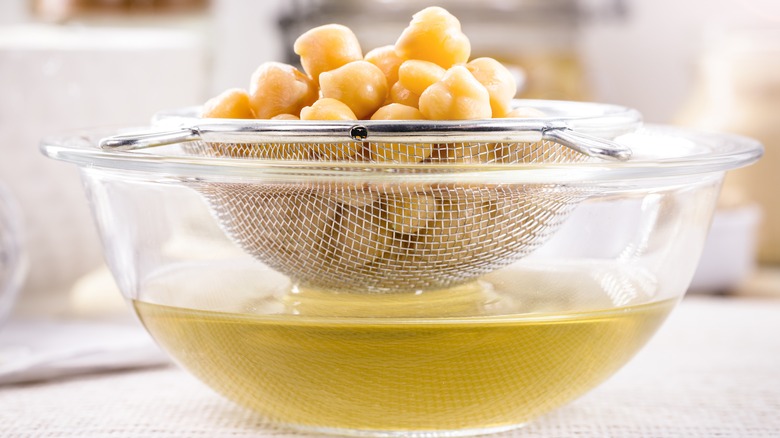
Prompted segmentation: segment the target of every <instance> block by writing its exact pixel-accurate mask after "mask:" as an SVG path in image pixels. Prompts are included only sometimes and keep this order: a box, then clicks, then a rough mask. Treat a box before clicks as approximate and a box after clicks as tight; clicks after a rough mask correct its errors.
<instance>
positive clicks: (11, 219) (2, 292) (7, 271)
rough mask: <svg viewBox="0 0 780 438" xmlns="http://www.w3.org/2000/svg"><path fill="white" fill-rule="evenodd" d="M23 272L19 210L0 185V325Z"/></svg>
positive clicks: (19, 283) (10, 306)
mask: <svg viewBox="0 0 780 438" xmlns="http://www.w3.org/2000/svg"><path fill="white" fill-rule="evenodd" d="M24 271H25V269H24V257H23V253H22V230H21V217H20V213H19V208H18V206H17V205H16V201H14V199H12V197H11V192H10V191H8V190H7V189H6V188H5V187H4V186H3V185H2V184H0V324H2V323H3V322H4V321H5V319H6V317H7V316H8V314H9V313H10V312H11V308H12V307H13V303H14V299H15V298H16V294H17V293H18V292H19V288H20V287H21V283H22V279H23V277H24Z"/></svg>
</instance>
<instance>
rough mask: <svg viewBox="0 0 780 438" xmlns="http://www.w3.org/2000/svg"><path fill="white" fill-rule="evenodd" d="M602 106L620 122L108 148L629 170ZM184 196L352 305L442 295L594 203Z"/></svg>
mask: <svg viewBox="0 0 780 438" xmlns="http://www.w3.org/2000/svg"><path fill="white" fill-rule="evenodd" d="M574 105H575V106H577V105H581V106H583V107H584V108H586V109H588V105H595V104H574ZM598 107H599V109H603V108H607V109H608V110H610V111H612V114H601V115H598V116H590V117H579V118H577V117H572V116H570V117H560V116H559V117H549V118H539V119H490V120H477V121H441V122H439V121H414V122H411V121H390V122H386V121H382V122H378V121H355V122H346V123H345V122H300V121H292V122H291V121H284V122H277V121H267V120H241V121H236V120H214V119H210V120H197V119H186V118H184V119H181V120H180V121H182V120H186V121H187V123H184V124H182V125H180V126H175V127H174V129H171V130H168V131H157V132H151V133H143V134H130V135H121V136H115V137H111V138H107V139H104V140H103V141H102V142H101V147H102V148H104V149H115V150H116V149H118V150H135V149H144V148H149V147H154V146H161V145H172V144H176V145H179V146H180V149H181V150H182V151H184V153H187V154H191V155H197V156H206V157H218V158H226V159H253V160H267V161H278V160H282V161H284V162H291V161H292V162H294V161H299V160H300V161H307V162H312V161H316V162H319V163H321V165H322V166H323V167H328V168H334V167H335V168H338V166H339V165H343V164H340V163H350V164H353V163H365V165H367V166H379V167H381V168H382V169H383V170H385V171H387V172H396V171H399V170H400V169H401V168H403V169H406V170H407V171H409V170H410V169H411V170H412V171H413V170H414V167H415V164H418V163H422V164H428V165H429V166H425V167H430V165H432V166H434V167H436V166H439V167H440V168H441V170H442V171H446V169H447V167H450V166H458V165H482V164H486V165H487V164H492V165H498V166H502V165H507V166H508V165H512V164H518V163H525V164H528V165H544V164H547V163H576V162H584V161H593V160H626V159H628V158H629V156H630V150H628V149H627V148H626V147H624V146H622V145H620V144H618V143H615V142H614V141H611V140H610V138H614V137H615V136H617V135H620V134H623V133H626V132H631V131H633V130H634V129H635V128H636V127H637V126H638V124H639V116H638V114H637V113H636V112H635V111H633V110H628V109H624V108H620V107H611V106H604V105H598ZM548 111H549V110H548ZM610 117H612V120H611V121H610V120H609V119H610ZM605 119H606V120H605ZM437 168H438V167H437ZM188 184H190V186H191V187H193V188H194V189H195V190H197V191H198V192H199V193H201V194H202V196H203V197H204V198H205V199H206V200H207V202H208V204H209V206H210V208H211V209H212V212H213V214H214V215H215V217H216V218H217V220H218V222H219V223H220V225H221V226H222V228H223V229H224V231H225V232H226V233H227V235H229V236H230V237H231V238H232V239H233V240H234V241H235V242H236V243H237V244H238V245H239V246H240V247H241V248H243V250H244V251H246V252H247V253H249V254H251V255H252V256H254V257H255V258H257V259H259V260H260V261H262V262H263V263H265V264H267V265H268V266H270V267H272V268H274V269H276V270H278V271H280V272H282V273H284V274H286V275H288V276H289V277H290V278H291V279H292V280H293V281H295V282H296V283H297V284H299V285H301V286H306V287H317V288H324V289H334V290H344V291H351V292H396V291H409V290H421V289H438V288H446V287H450V286H454V285H457V284H460V283H464V282H467V281H470V280H473V279H475V278H477V277H479V276H481V275H483V274H486V273H489V272H492V271H494V270H496V269H499V268H501V267H503V266H505V265H507V264H509V263H512V262H514V261H517V260H519V259H521V258H522V257H524V256H526V255H528V254H529V253H531V252H532V251H533V250H534V249H535V248H537V247H538V246H540V245H542V244H543V243H544V242H545V241H546V240H547V239H548V238H549V237H550V236H552V235H553V233H554V232H555V231H556V230H557V229H558V227H559V226H560V225H561V224H562V223H563V222H564V221H565V219H566V218H567V216H568V215H569V213H570V212H571V211H572V210H573V209H574V208H575V207H576V206H577V205H578V204H579V203H580V202H582V201H583V200H584V199H586V198H587V197H588V196H591V195H592V194H593V190H592V189H589V188H587V187H583V186H576V187H575V186H567V185H561V184H508V183H502V182H500V181H499V182H493V183H480V184H473V183H452V182H442V181H437V180H436V178H435V177H432V178H430V180H426V179H423V180H422V181H417V180H414V181H411V180H410V181H409V182H404V183H398V182H395V183H392V184H390V183H387V184H382V183H376V182H369V181H363V180H349V179H346V180H327V179H325V180H321V179H316V178H315V179H311V180H309V181H305V182H304V181H301V182H291V181H289V180H287V181H279V180H272V179H268V180H263V179H262V178H261V179H260V180H247V181H215V180H211V179H210V180H198V181H189V182H188Z"/></svg>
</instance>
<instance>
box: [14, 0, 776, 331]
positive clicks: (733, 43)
mask: <svg viewBox="0 0 780 438" xmlns="http://www.w3.org/2000/svg"><path fill="white" fill-rule="evenodd" d="M434 3H435V4H439V5H441V6H444V7H446V8H448V9H449V10H450V11H451V12H453V13H454V14H455V15H456V16H458V17H460V18H461V21H462V25H463V28H464V32H465V33H466V34H467V35H469V37H470V38H471V41H472V46H473V52H472V55H473V56H492V57H495V58H498V59H500V60H501V61H503V62H505V63H506V64H507V65H509V66H511V67H512V68H513V71H515V72H516V74H517V75H518V77H519V78H522V79H523V87H522V89H521V91H520V93H519V96H520V97H529V98H549V99H570V100H592V101H601V102H609V103H616V104H622V105H626V106H630V107H635V108H637V109H639V110H640V111H641V112H642V113H643V114H644V117H645V120H646V121H647V122H652V123H673V124H682V125H687V126H694V127H699V128H703V129H711V130H721V131H731V132H737V133H742V134H746V135H750V136H754V137H756V138H758V139H759V140H761V141H762V142H764V143H765V145H766V146H767V154H766V156H765V158H764V159H763V160H762V161H761V162H760V163H759V164H758V165H756V166H752V167H750V168H749V169H747V170H746V171H744V172H736V173H735V174H734V175H732V176H730V177H729V180H728V182H727V183H726V188H725V190H724V195H723V198H722V201H721V208H720V211H719V213H718V214H717V215H716V218H715V222H714V224H713V230H712V235H711V238H710V241H709V242H708V247H707V249H706V250H705V256H704V259H703V261H702V267H701V268H700V272H699V273H698V274H697V277H696V280H695V281H694V285H693V288H694V289H696V290H698V291H703V292H718V293H720V292H724V291H727V292H731V293H740V292H741V291H745V290H749V291H750V293H756V294H777V295H778V296H780V290H779V289H780V281H778V280H777V274H776V271H777V269H776V268H773V267H772V266H776V265H780V199H778V198H780V196H778V195H777V194H776V190H777V189H776V188H777V187H780V180H779V179H778V178H780V152H779V151H778V148H780V130H779V128H778V127H780V123H778V122H780V73H778V72H780V2H778V1H777V0H688V1H686V2H679V1H672V0H656V1H643V0H485V1H480V2H475V1H465V0H439V1H437V2H428V1H412V0H374V1H369V0H332V1H325V0H322V1H303V0H299V1H280V0H272V1H271V0H266V1H262V2H260V1H246V0H168V1H166V0H5V1H3V2H0V96H2V99H0V186H4V187H5V189H0V197H1V198H2V200H0V207H1V208H0V225H2V227H0V244H3V245H4V246H5V248H0V294H3V293H5V297H6V298H5V299H6V301H7V302H10V298H8V297H10V296H11V292H12V290H21V293H20V294H19V298H18V300H17V303H16V308H15V312H16V313H17V314H19V315H28V314H50V315H78V316H90V315H93V316H94V315H107V314H110V311H109V310H110V309H114V310H115V309H123V307H122V303H121V298H120V295H119V293H111V291H110V290H112V289H113V288H114V286H113V283H112V281H111V279H110V277H109V275H108V274H107V272H106V271H105V269H104V268H102V260H101V250H100V248H99V242H98V238H97V235H96V233H95V231H94V226H93V224H92V219H91V218H90V216H89V208H88V205H87V204H86V201H85V197H84V195H83V193H82V189H81V185H80V181H79V178H78V174H77V171H76V169H75V166H66V165H63V164H62V163H57V162H54V161H52V160H48V159H45V158H43V157H42V156H41V155H40V153H39V152H38V143H39V142H40V139H41V138H42V137H44V136H47V135H52V134H56V133H62V132H66V131H67V130H69V129H74V128H82V127H90V126H97V125H110V124H116V125H122V126H132V125H134V124H138V125H142V124H144V123H146V122H147V121H148V120H149V118H150V117H151V116H152V114H154V113H155V112H156V111H158V110H160V109H165V108H173V107H181V106H187V105H196V104H199V103H202V102H204V101H205V100H206V99H207V98H209V97H210V96H213V95H215V94H217V93H219V92H220V91H222V90H224V89H226V88H229V87H248V83H249V76H250V74H251V73H252V72H253V71H254V69H255V68H256V67H257V66H258V65H259V64H260V63H262V62H264V61H268V60H284V61H287V62H293V63H294V62H295V58H294V56H292V53H291V51H290V50H291V47H292V41H294V39H295V38H296V37H297V36H298V35H299V34H300V33H301V32H303V31H304V30H306V29H309V28H311V27H313V26H315V25H319V24H324V23H330V22H337V23H342V24H345V25H347V26H350V27H351V28H352V29H353V30H354V31H355V32H356V33H357V34H358V37H359V39H360V41H361V43H362V44H363V45H364V47H363V49H364V52H367V51H368V50H370V49H372V48H374V47H376V46H380V45H385V44H392V43H393V42H394V40H395V38H396V37H397V35H399V34H400V32H401V30H402V29H403V28H404V27H405V26H406V24H407V23H408V22H409V19H410V17H411V15H412V14H413V13H414V12H416V11H417V10H419V9H421V8H422V7H424V6H427V5H430V4H434ZM3 216H6V217H7V219H6V220H3V219H2V217H3ZM3 242H6V243H3ZM3 245H0V246H3ZM20 254H21V255H23V257H20V256H19V255H20ZM20 260H26V263H22V262H21V261H20ZM24 265H26V269H25V268H24ZM758 265H761V266H763V267H762V268H761V269H757V267H756V266H758ZM11 271H13V272H11ZM4 272H5V273H4ZM22 273H24V274H22ZM746 284H749V285H750V286H749V287H748V286H745V285H746ZM2 304H3V301H2V300H0V305H2ZM116 311H117V312H120V310H116ZM121 311H123V310H121Z"/></svg>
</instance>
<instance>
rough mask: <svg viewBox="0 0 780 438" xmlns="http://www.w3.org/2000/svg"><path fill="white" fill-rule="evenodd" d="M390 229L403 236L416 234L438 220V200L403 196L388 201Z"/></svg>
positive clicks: (420, 196)
mask: <svg viewBox="0 0 780 438" xmlns="http://www.w3.org/2000/svg"><path fill="white" fill-rule="evenodd" d="M385 209H386V211H387V221H388V222H389V224H390V227H391V228H392V229H393V230H394V231H396V232H398V233H401V234H414V233H416V232H418V231H419V230H420V229H422V228H425V226H426V225H427V224H428V222H430V221H431V220H433V219H435V218H436V199H435V198H434V197H433V196H428V195H416V194H413V195H402V196H394V197H391V198H389V199H387V202H386V206H385Z"/></svg>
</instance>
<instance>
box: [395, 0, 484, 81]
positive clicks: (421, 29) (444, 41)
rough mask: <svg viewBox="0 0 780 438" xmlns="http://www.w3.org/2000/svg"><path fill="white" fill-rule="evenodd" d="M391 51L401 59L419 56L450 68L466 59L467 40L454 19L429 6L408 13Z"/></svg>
mask: <svg viewBox="0 0 780 438" xmlns="http://www.w3.org/2000/svg"><path fill="white" fill-rule="evenodd" d="M395 51H396V53H397V54H398V56H400V57H402V58H404V59H421V60H423V61H431V62H434V63H436V64H439V65H440V66H442V67H444V68H450V67H451V66H452V65H454V64H460V63H465V62H466V61H468V60H469V55H470V54H471V43H470V42H469V39H468V38H467V37H466V35H464V34H463V32H461V29H460V22H459V21H458V19H457V18H455V17H454V16H453V15H452V14H450V13H449V12H447V10H445V9H444V8H440V7H438V6H432V7H429V8H425V9H423V10H422V11H420V12H418V13H416V14H414V16H412V21H411V22H410V23H409V26H408V27H407V28H406V29H404V31H403V33H401V36H400V37H399V38H398V41H396V43H395Z"/></svg>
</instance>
